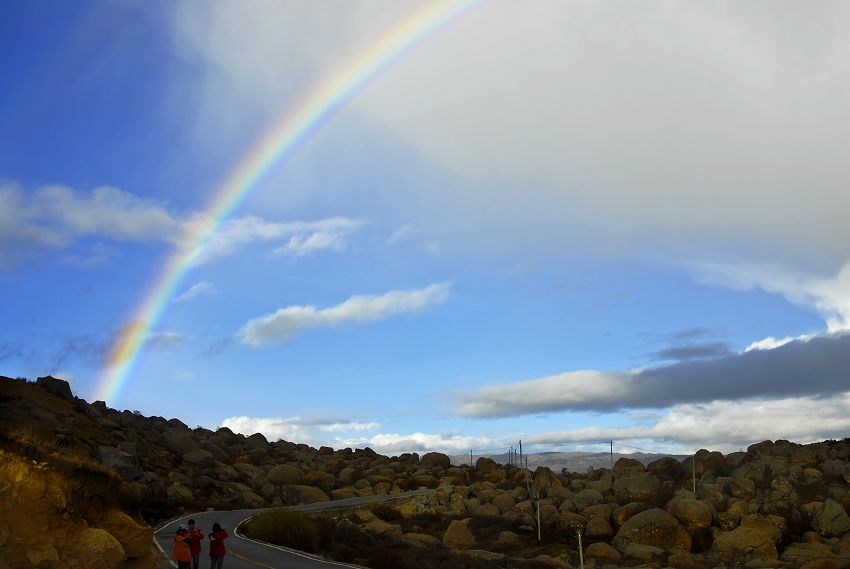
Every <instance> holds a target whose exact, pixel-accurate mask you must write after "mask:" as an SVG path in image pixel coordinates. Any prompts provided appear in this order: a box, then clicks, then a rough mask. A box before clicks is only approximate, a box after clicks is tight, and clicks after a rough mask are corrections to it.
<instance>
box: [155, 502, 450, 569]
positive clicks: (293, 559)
mask: <svg viewBox="0 0 850 569" xmlns="http://www.w3.org/2000/svg"><path fill="white" fill-rule="evenodd" d="M433 492H434V491H433V490H415V491H413V492H403V493H401V494H385V495H380V496H362V497H359V498H348V499H345V500H332V501H330V502H316V503H314V504H306V505H303V506H293V507H292V508H291V509H293V510H301V511H305V512H318V511H324V510H336V509H347V508H352V507H356V506H362V505H365V504H371V503H375V502H388V501H391V500H397V499H400V498H407V497H410V496H421V495H423V494H430V493H433ZM271 509H274V508H260V509H254V510H232V511H223V510H219V511H211V512H199V513H197V514H191V515H187V516H183V517H180V518H176V519H173V520H171V521H169V522H167V523H165V524H163V525H162V526H161V527H159V528H158V529H157V530H156V533H154V540H155V542H156V543H157V545H158V546H159V548H160V549H161V550H162V551H163V552H165V554H166V557H168V558H170V557H171V548H172V545H173V542H174V530H176V529H177V526H178V525H179V524H185V523H186V521H187V520H188V519H189V518H193V519H194V520H195V522H196V524H197V526H198V527H199V528H201V530H203V532H204V533H205V534H206V533H209V531H210V528H211V527H212V525H213V523H214V522H218V523H219V524H221V527H223V528H224V529H226V530H227V533H229V534H230V537H229V538H227V540H225V542H224V544H225V546H227V555H226V556H225V558H224V567H225V568H226V569H248V568H250V569H256V568H257V567H265V568H266V569H278V568H284V567H285V568H286V569H330V568H331V567H358V566H356V565H349V564H346V563H337V562H335V561H326V560H324V559H319V558H318V557H316V556H313V555H309V554H306V553H301V552H299V551H294V550H292V549H287V548H284V547H278V546H276V545H269V544H265V543H260V542H258V541H254V540H251V539H248V538H246V537H241V536H238V535H236V532H235V531H234V528H236V526H237V525H239V523H240V522H242V521H243V520H246V519H248V518H251V517H253V516H255V515H257V514H259V513H261V512H265V511H268V510H271ZM204 541H205V542H206V543H204V544H203V549H202V550H201V569H206V568H207V567H209V562H210V560H209V549H208V546H209V542H207V540H204Z"/></svg>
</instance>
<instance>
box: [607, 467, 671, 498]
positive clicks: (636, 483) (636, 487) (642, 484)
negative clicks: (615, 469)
mask: <svg viewBox="0 0 850 569" xmlns="http://www.w3.org/2000/svg"><path fill="white" fill-rule="evenodd" d="M620 460H623V459H620ZM615 466H616V465H615ZM659 488H661V482H660V481H659V480H658V478H656V477H655V476H653V475H652V474H648V473H645V472H640V473H637V472H636V473H633V474H632V475H631V476H629V477H628V478H619V479H617V480H615V481H614V495H615V496H616V497H617V502H619V503H621V504H627V503H629V502H646V501H649V500H650V499H652V498H653V497H654V496H655V495H656V494H657V493H658V490H659Z"/></svg>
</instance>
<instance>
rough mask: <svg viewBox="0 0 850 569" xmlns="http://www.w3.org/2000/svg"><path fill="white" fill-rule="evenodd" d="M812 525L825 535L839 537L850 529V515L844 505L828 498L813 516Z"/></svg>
mask: <svg viewBox="0 0 850 569" xmlns="http://www.w3.org/2000/svg"><path fill="white" fill-rule="evenodd" d="M812 527H813V528H814V529H815V531H817V532H818V533H819V534H821V535H823V536H825V537H837V536H841V535H844V534H845V533H847V532H848V531H850V516H848V515H847V512H846V511H845V510H844V506H842V505H841V504H839V503H838V502H836V501H835V500H833V499H832V498H827V499H826V501H825V502H824V503H823V506H821V507H820V508H818V510H817V511H816V513H815V515H814V516H813V518H812Z"/></svg>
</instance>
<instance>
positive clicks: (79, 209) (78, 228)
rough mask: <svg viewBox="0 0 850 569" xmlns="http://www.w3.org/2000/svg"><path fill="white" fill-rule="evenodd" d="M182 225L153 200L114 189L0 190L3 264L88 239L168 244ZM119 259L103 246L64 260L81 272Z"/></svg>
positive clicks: (0, 254) (0, 258) (0, 261)
mask: <svg viewBox="0 0 850 569" xmlns="http://www.w3.org/2000/svg"><path fill="white" fill-rule="evenodd" d="M180 224H181V222H180V220H179V219H177V218H175V217H173V216H172V215H171V214H170V213H169V212H168V211H167V210H166V209H165V207H164V206H163V205H162V204H160V203H158V202H155V201H153V200H148V199H143V198H139V197H137V196H134V195H133V194H130V193H127V192H124V191H122V190H120V189H118V188H114V187H110V186H101V187H97V188H95V189H93V190H91V191H90V192H82V191H77V190H74V189H72V188H69V187H66V186H59V185H54V186H46V187H42V188H39V189H36V190H34V191H31V192H28V193H26V194H25V193H23V192H22V191H21V189H20V188H19V187H18V186H16V185H14V184H11V183H6V184H5V185H2V186H0V265H12V264H14V263H15V262H16V261H20V260H24V259H26V258H28V257H30V256H33V255H37V254H38V253H39V252H40V251H42V250H43V249H54V250H58V249H64V248H67V247H70V246H71V245H73V244H75V243H76V242H78V241H80V240H82V239H85V238H89V237H92V238H97V239H107V240H113V241H134V242H145V241H153V242H155V241H165V240H169V239H171V238H173V237H174V235H176V234H177V232H178V230H179V228H180ZM115 255H117V251H116V250H115V249H114V248H112V247H110V246H109V245H107V244H105V243H102V242H98V243H95V244H94V245H92V246H91V247H90V250H89V251H88V252H77V253H73V254H69V255H66V256H65V257H64V258H63V259H62V261H63V262H64V263H66V264H71V265H75V266H79V267H90V266H93V265H96V264H100V263H103V262H105V261H106V260H108V259H109V258H111V257H113V256H115Z"/></svg>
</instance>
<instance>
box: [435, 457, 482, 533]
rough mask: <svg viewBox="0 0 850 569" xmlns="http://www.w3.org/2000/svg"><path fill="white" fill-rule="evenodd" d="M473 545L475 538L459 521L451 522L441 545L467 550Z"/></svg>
mask: <svg viewBox="0 0 850 569" xmlns="http://www.w3.org/2000/svg"><path fill="white" fill-rule="evenodd" d="M425 456H428V455H425ZM475 543H476V541H475V536H474V535H472V532H471V531H469V528H468V527H467V526H466V524H465V523H463V522H462V521H459V520H452V522H451V523H450V524H449V527H448V528H447V529H446V531H445V533H444V534H443V545H445V546H447V547H453V548H458V549H467V548H470V547H472V546H474V545H475Z"/></svg>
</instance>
